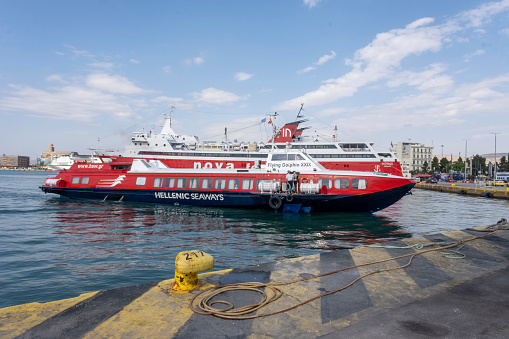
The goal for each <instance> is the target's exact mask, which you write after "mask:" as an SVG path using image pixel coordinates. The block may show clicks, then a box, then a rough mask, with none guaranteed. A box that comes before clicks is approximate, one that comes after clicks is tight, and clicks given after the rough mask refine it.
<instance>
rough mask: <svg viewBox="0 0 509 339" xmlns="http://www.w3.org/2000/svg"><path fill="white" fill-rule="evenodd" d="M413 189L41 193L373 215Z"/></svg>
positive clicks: (78, 190)
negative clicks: (297, 206)
mask: <svg viewBox="0 0 509 339" xmlns="http://www.w3.org/2000/svg"><path fill="white" fill-rule="evenodd" d="M414 185H415V184H413V183H412V184H408V185H405V186H401V187H397V188H393V189H390V190H386V191H381V192H376V193H369V194H362V195H339V194H337V195H325V194H292V195H287V194H285V193H280V194H268V193H251V192H237V191H236V192H232V191H221V192H204V191H156V190H122V189H111V188H107V189H105V188H69V187H41V189H42V190H43V191H44V192H46V193H55V194H59V195H61V196H63V197H68V198H74V199H95V200H114V201H133V202H146V203H157V204H169V205H189V206H220V207H244V208H266V209H275V208H276V207H275V205H278V203H279V206H277V208H279V207H284V205H285V204H301V205H302V207H311V210H312V211H327V212H376V211H379V210H381V209H384V208H386V207H388V206H390V205H392V204H394V203H395V202H397V201H398V200H399V199H401V198H402V197H403V196H404V195H405V194H406V193H408V192H409V191H410V190H411V189H412V187H413V186H414ZM274 197H276V198H274ZM271 198H272V199H271ZM271 205H272V206H271Z"/></svg>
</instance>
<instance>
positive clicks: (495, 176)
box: [490, 132, 500, 180]
mask: <svg viewBox="0 0 509 339" xmlns="http://www.w3.org/2000/svg"><path fill="white" fill-rule="evenodd" d="M490 134H495V172H494V173H495V175H494V176H493V180H497V134H500V133H495V132H491V133H490Z"/></svg>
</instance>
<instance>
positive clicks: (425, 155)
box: [391, 142, 433, 171]
mask: <svg viewBox="0 0 509 339" xmlns="http://www.w3.org/2000/svg"><path fill="white" fill-rule="evenodd" d="M391 152H394V153H396V156H397V157H398V159H399V160H400V162H401V168H403V169H405V170H408V171H420V170H421V169H422V166H423V165H424V162H427V163H428V168H431V161H432V160H433V146H426V145H423V144H420V143H417V142H398V143H397V144H396V145H395V146H393V147H391Z"/></svg>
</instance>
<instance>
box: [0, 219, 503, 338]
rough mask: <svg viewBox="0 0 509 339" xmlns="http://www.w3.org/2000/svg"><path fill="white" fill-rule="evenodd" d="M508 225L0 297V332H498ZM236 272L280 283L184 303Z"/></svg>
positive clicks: (236, 277) (239, 279) (232, 280)
mask: <svg viewBox="0 0 509 339" xmlns="http://www.w3.org/2000/svg"><path fill="white" fill-rule="evenodd" d="M508 228H509V224H508V223H507V222H506V221H504V220H501V221H500V222H499V223H497V224H496V225H492V227H490V229H489V232H487V231H488V230H487V229H485V227H479V228H476V229H468V230H463V231H452V232H446V233H443V234H436V235H430V236H426V237H422V238H409V239H403V240H397V241H393V242H389V243H383V244H380V245H381V246H383V247H359V248H355V249H344V250H336V251H333V252H327V253H322V254H318V255H312V256H307V257H301V258H295V259H288V260H282V261H278V262H273V263H267V264H263V265H259V266H254V267H246V268H244V269H233V270H224V271H217V272H211V273H204V274H200V275H199V279H200V284H201V285H200V289H198V290H194V291H192V292H190V293H183V292H174V291H172V290H171V288H170V287H171V285H172V283H173V280H171V279H170V280H164V281H159V282H153V283H147V284H142V285H137V286H130V287H123V288H116V289H111V290H106V291H100V292H93V293H87V294H83V295H81V296H79V297H76V298H72V299H66V300H60V301H53V302H48V303H30V304H25V305H19V306H12V307H7V308H3V309H0V337H1V338H189V337H193V338H317V337H324V338H338V337H344V338H428V337H445V338H507V337H509V322H508V321H507V314H509V283H508V281H509V230H508ZM426 245H430V246H426ZM446 247H447V248H446ZM438 249H442V251H440V252H439V251H437V250H438ZM414 255H415V256H414ZM375 262H376V263H375ZM334 271H337V272H336V273H334V274H329V275H325V274H326V273H329V272H334ZM318 275H321V276H320V277H316V278H313V279H308V280H302V279H306V278H312V277H315V276H318ZM169 276H170V274H169ZM298 279H301V280H300V281H296V282H294V283H291V284H286V285H283V284H281V283H283V282H291V281H295V280H298ZM243 282H260V283H266V284H270V285H269V287H268V288H267V289H266V292H267V294H270V293H271V292H272V291H274V290H275V289H276V288H277V289H280V290H281V291H282V292H283V295H282V296H281V297H280V298H279V299H277V300H275V301H274V302H271V303H269V304H267V305H265V306H264V307H261V308H259V309H258V310H256V311H254V312H251V313H248V314H246V315H243V316H247V317H250V316H260V317H254V318H250V319H244V320H241V319H223V318H219V317H217V316H214V315H202V314H197V313H195V312H193V310H191V308H190V307H189V303H190V301H191V300H192V298H193V297H195V296H196V295H197V294H198V293H199V292H201V291H202V290H204V289H205V288H208V287H214V286H218V285H225V284H236V283H243ZM336 290H337V291H336ZM334 291H336V292H334ZM206 293H208V292H206ZM328 293H329V294H328ZM321 295H322V296H321ZM202 296H203V295H199V296H198V297H197V299H200V298H201V297H202ZM320 296H321V297H320ZM313 298H315V299H314V300H312V301H310V302H307V303H304V302H306V301H308V300H310V299H313ZM261 299H262V297H261V296H260V293H258V292H255V291H249V290H238V291H227V292H225V293H223V294H221V295H219V296H217V297H216V299H213V300H225V301H228V302H230V303H232V304H233V305H234V306H235V307H241V306H245V305H250V304H256V303H258V302H259V301H260V300H261ZM300 303H303V304H302V305H301V306H298V307H295V306H296V305H298V304H300ZM212 306H213V307H217V308H222V309H224V308H226V304H214V305H212ZM193 307H194V308H195V309H198V307H197V302H195V303H194V306H193ZM292 307H295V308H293V309H290V310H287V311H284V312H281V313H277V314H275V315H269V316H263V315H266V314H270V313H274V312H280V311H281V310H284V309H287V308H292ZM199 312H201V311H199Z"/></svg>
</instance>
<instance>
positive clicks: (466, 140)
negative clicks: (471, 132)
mask: <svg viewBox="0 0 509 339" xmlns="http://www.w3.org/2000/svg"><path fill="white" fill-rule="evenodd" d="M463 140H465V180H467V142H468V140H470V139H463Z"/></svg>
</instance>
